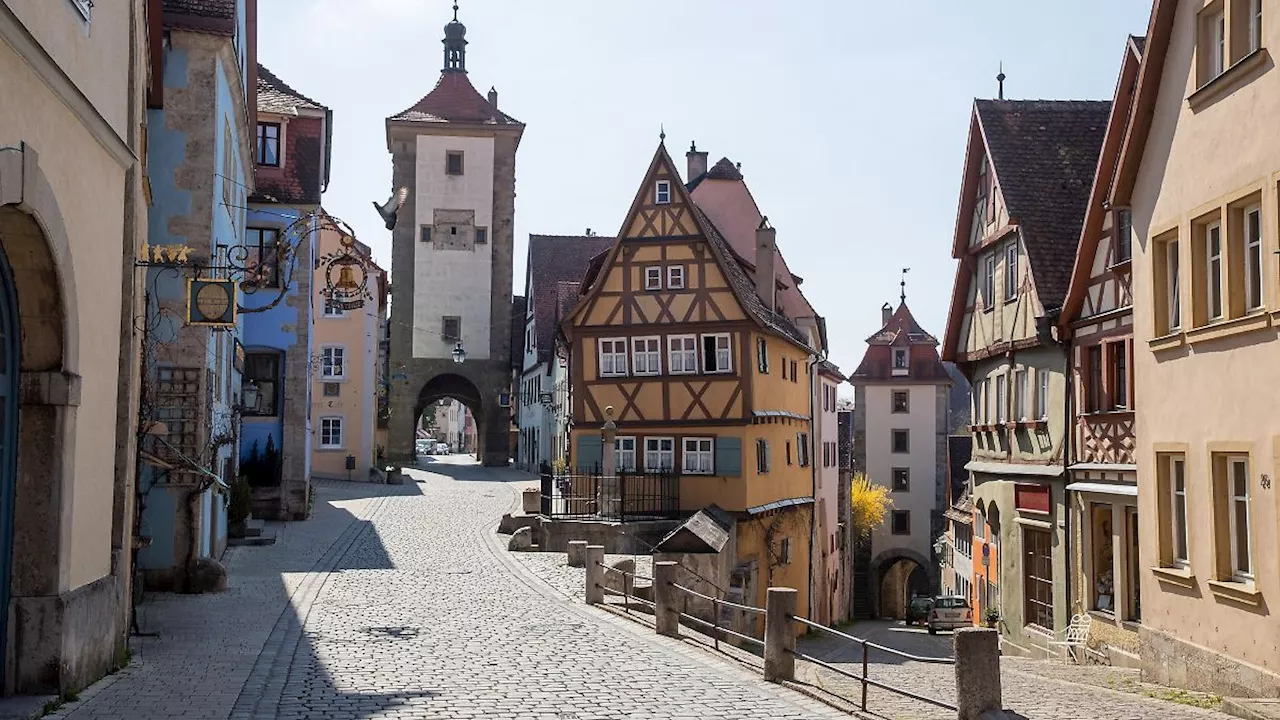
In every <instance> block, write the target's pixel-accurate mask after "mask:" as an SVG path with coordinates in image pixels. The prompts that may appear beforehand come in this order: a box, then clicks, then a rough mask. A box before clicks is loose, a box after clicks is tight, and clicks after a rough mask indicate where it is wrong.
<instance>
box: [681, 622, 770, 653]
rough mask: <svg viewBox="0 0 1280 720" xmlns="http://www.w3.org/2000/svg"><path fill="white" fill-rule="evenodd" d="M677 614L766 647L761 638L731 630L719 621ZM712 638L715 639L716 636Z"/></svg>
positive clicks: (717, 630)
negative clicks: (714, 621)
mask: <svg viewBox="0 0 1280 720" xmlns="http://www.w3.org/2000/svg"><path fill="white" fill-rule="evenodd" d="M676 614H677V615H679V616H680V617H682V618H684V619H685V620H690V621H692V622H696V623H698V624H699V625H705V626H706V627H709V628H715V630H716V632H722V633H724V634H726V635H732V636H734V637H736V638H741V639H743V640H746V641H747V642H751V643H755V644H756V645H759V646H760V647H764V641H763V640H761V639H760V638H756V637H752V636H750V635H743V634H742V633H740V632H736V631H734V630H730V629H729V628H724V627H720V626H719V625H718V624H717V623H712V622H707V621H706V620H703V619H702V618H700V617H697V616H695V615H690V614H689V613H676ZM712 639H714V636H713V638H712ZM719 647H720V646H719V645H716V648H717V649H719Z"/></svg>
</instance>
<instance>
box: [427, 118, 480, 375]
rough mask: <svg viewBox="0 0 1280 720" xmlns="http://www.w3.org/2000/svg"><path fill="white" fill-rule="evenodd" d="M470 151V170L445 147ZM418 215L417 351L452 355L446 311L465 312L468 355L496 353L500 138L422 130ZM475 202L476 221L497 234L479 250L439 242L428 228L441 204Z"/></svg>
mask: <svg viewBox="0 0 1280 720" xmlns="http://www.w3.org/2000/svg"><path fill="white" fill-rule="evenodd" d="M459 150H460V151H462V152H463V154H464V156H463V174H462V175H447V174H445V154H446V153H447V152H449V151H459ZM416 188H417V190H416V193H417V194H416V196H415V197H414V203H415V217H414V228H413V232H414V241H413V247H414V262H413V266H414V282H413V318H414V320H413V323H414V328H413V356H414V357H415V358H448V357H450V354H451V353H452V351H453V343H452V342H445V340H444V338H443V337H442V332H443V329H444V328H443V327H442V325H443V323H442V320H441V318H443V317H444V316H447V315H448V316H452V315H456V316H458V317H460V318H462V345H463V347H464V348H465V349H466V351H467V358H468V359H473V360H487V359H488V358H489V310H490V304H491V300H490V296H491V286H492V279H493V274H492V266H493V230H494V228H493V138H479V137H447V136H428V135H419V136H418V146H417V172H416ZM437 209H439V210H475V213H476V220H475V222H476V227H483V228H488V229H489V242H487V243H485V244H484V245H477V246H475V250H472V251H467V250H435V249H433V247H432V244H431V243H423V242H421V231H420V228H421V227H422V226H423V225H432V224H434V222H435V211H436V210H437Z"/></svg>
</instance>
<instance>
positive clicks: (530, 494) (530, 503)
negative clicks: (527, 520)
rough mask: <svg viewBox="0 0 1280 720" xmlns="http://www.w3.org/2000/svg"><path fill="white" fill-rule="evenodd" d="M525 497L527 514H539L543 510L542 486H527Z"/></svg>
mask: <svg viewBox="0 0 1280 720" xmlns="http://www.w3.org/2000/svg"><path fill="white" fill-rule="evenodd" d="M523 499H524V512H525V514H526V515H537V514H538V513H539V512H542V488H540V487H536V486H532V487H527V488H525V489H524V492H523Z"/></svg>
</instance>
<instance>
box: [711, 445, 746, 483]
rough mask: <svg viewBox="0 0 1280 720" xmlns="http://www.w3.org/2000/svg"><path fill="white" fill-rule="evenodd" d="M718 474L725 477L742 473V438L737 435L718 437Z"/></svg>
mask: <svg viewBox="0 0 1280 720" xmlns="http://www.w3.org/2000/svg"><path fill="white" fill-rule="evenodd" d="M715 468H716V474H717V475H722V476H724V477H738V476H740V475H742V440H741V439H739V438H736V437H721V438H716V466H715Z"/></svg>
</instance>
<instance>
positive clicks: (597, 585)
mask: <svg viewBox="0 0 1280 720" xmlns="http://www.w3.org/2000/svg"><path fill="white" fill-rule="evenodd" d="M583 561H584V562H585V563H586V567H587V587H586V596H587V604H588V605H599V604H600V603H602V602H604V546H603V545H588V546H587V547H586V554H585V555H584V556H583Z"/></svg>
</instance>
